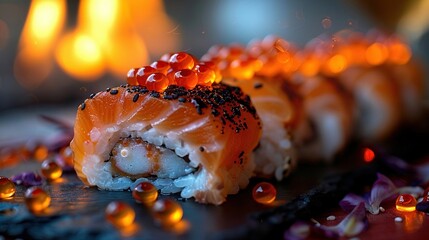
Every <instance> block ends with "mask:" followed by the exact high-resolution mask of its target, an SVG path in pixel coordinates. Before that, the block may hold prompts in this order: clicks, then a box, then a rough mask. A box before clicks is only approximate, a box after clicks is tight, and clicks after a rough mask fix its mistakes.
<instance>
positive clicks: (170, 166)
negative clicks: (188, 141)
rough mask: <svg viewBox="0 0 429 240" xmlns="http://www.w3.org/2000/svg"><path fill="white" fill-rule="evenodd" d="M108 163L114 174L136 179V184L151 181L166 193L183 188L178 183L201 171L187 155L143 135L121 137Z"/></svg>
mask: <svg viewBox="0 0 429 240" xmlns="http://www.w3.org/2000/svg"><path fill="white" fill-rule="evenodd" d="M106 163H109V164H111V168H112V175H113V177H124V176H125V177H128V178H130V179H131V180H133V181H135V182H134V184H133V185H136V184H137V183H139V182H142V181H149V182H152V183H153V184H154V185H155V186H156V187H157V188H158V189H160V190H161V193H166V194H168V193H176V192H180V191H182V190H183V188H184V186H177V184H175V182H176V181H178V182H182V181H183V180H185V179H194V173H197V172H199V171H198V167H192V166H190V161H189V158H188V155H185V156H182V157H180V156H178V155H177V154H176V153H175V151H174V150H172V149H169V148H167V147H166V146H165V145H164V144H162V145H160V146H158V145H155V144H153V143H150V142H148V141H145V140H143V139H142V138H140V137H126V138H120V139H119V141H118V142H117V143H116V145H115V146H114V147H113V149H112V151H111V153H110V158H109V159H108V160H106ZM133 185H131V186H130V188H131V189H132V188H133Z"/></svg>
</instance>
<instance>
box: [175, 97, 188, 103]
mask: <svg viewBox="0 0 429 240" xmlns="http://www.w3.org/2000/svg"><path fill="white" fill-rule="evenodd" d="M177 100H179V102H182V103H184V102H186V98H183V97H179V98H178V99H177Z"/></svg>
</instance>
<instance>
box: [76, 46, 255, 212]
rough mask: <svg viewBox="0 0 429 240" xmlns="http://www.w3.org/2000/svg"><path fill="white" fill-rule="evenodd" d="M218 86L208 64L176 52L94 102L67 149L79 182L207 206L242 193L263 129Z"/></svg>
mask: <svg viewBox="0 0 429 240" xmlns="http://www.w3.org/2000/svg"><path fill="white" fill-rule="evenodd" d="M216 79H217V78H216V71H215V69H212V68H211V67H209V64H208V63H206V65H204V63H198V62H196V61H195V58H193V57H192V56H191V55H189V54H187V53H183V52H181V53H177V54H173V55H171V56H170V58H169V60H168V61H162V60H160V61H157V62H154V63H153V64H152V65H151V66H145V67H142V68H137V69H132V70H130V73H129V74H128V82H129V84H127V85H123V86H120V87H114V88H109V89H107V90H106V91H102V92H99V93H97V94H94V95H91V96H90V98H89V99H86V100H85V101H84V103H82V104H81V105H80V106H79V108H78V110H77V116H76V122H75V126H74V138H73V140H72V142H71V149H72V150H73V153H74V167H75V170H76V172H77V175H78V176H79V178H80V179H81V180H82V181H83V182H84V183H85V184H87V185H89V186H97V187H98V188H100V189H107V190H125V189H128V188H130V186H133V184H135V183H136V182H139V181H151V182H153V183H154V184H155V186H157V187H158V189H160V191H161V193H166V194H167V193H180V195H181V196H182V197H183V198H191V197H194V198H195V200H196V201H197V202H200V203H211V204H221V203H223V202H224V201H225V199H226V197H227V195H228V194H235V193H237V192H238V191H239V189H240V188H244V187H246V186H247V184H248V181H249V178H250V177H251V176H252V175H253V170H254V164H253V161H252V159H251V158H252V156H251V153H252V151H253V150H254V149H255V147H256V146H257V145H258V143H259V139H260V136H261V123H260V120H259V117H258V115H257V113H256V110H255V108H254V106H253V105H252V102H251V100H250V98H249V97H248V96H247V95H245V94H244V93H243V92H242V91H241V90H240V89H239V88H238V87H231V86H228V85H225V84H222V83H216V82H214V81H215V80H216ZM130 83H131V84H132V85H130ZM136 83H138V84H136Z"/></svg>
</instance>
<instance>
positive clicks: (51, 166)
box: [41, 159, 63, 180]
mask: <svg viewBox="0 0 429 240" xmlns="http://www.w3.org/2000/svg"><path fill="white" fill-rule="evenodd" d="M41 172H42V175H43V176H44V177H45V178H46V179H48V180H55V179H58V178H60V177H61V175H62V174H63V169H62V168H61V167H60V166H59V165H58V164H57V163H56V162H55V161H53V160H51V159H47V160H45V161H43V162H42V167H41Z"/></svg>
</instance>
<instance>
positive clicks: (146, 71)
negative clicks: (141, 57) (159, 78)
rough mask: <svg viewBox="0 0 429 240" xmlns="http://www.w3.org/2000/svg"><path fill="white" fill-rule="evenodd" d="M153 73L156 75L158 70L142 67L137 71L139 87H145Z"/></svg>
mask: <svg viewBox="0 0 429 240" xmlns="http://www.w3.org/2000/svg"><path fill="white" fill-rule="evenodd" d="M152 73H156V69H155V68H153V67H151V66H145V67H141V68H139V69H138V70H137V73H136V79H137V83H138V84H139V85H145V84H146V80H147V78H148V77H149V75H151V74H152Z"/></svg>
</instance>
